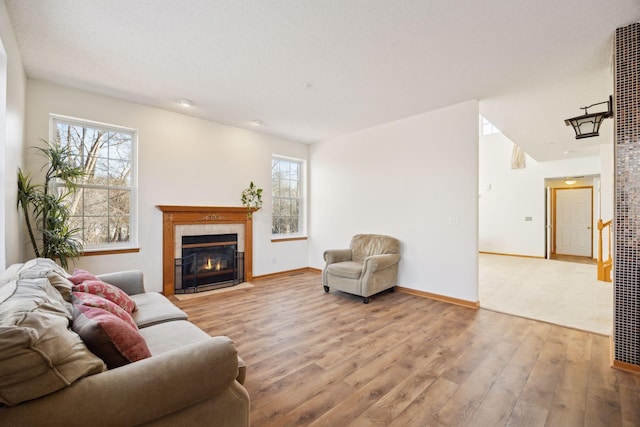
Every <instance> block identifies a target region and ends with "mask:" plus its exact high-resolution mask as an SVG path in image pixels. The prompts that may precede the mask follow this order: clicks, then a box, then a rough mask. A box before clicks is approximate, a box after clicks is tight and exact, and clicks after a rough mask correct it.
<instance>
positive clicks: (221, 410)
mask: <svg viewBox="0 0 640 427" xmlns="http://www.w3.org/2000/svg"><path fill="white" fill-rule="evenodd" d="M65 276H68V274H67V273H66V272H65V271H64V270H62V269H61V268H60V267H58V266H57V265H56V264H55V263H53V262H52V261H51V260H48V259H42V258H40V259H35V260H31V261H29V262H27V263H25V264H23V265H13V266H11V267H9V269H7V271H5V272H4V273H3V274H2V275H0V402H1V403H0V425H3V426H39V425H47V426H75V425H78V426H79V425H82V426H87V425H90V426H92V427H96V426H133V425H154V426H155V425H167V426H191V425H199V426H204V425H211V426H214V425H215V426H248V425H249V395H248V394H247V391H246V390H245V388H244V387H243V386H242V383H243V382H244V378H245V372H246V368H245V366H244V363H243V362H242V360H241V359H239V358H238V356H237V351H236V348H235V346H234V344H233V342H231V340H230V339H229V338H227V337H223V336H218V337H211V336H209V335H208V334H206V333H205V332H204V331H202V330H201V329H199V328H198V327H196V326H195V325H193V324H192V323H190V322H189V321H188V320H187V315H186V314H185V313H184V312H183V311H182V310H180V309H178V308H177V307H175V306H174V305H173V304H172V303H171V302H170V301H169V300H168V299H166V298H165V297H163V296H162V295H160V294H158V293H147V292H145V290H144V285H143V280H142V273H141V272H139V271H129V272H122V273H114V274H107V275H102V276H99V279H101V280H103V281H105V282H107V283H111V284H112V285H115V286H118V287H119V288H121V289H123V290H125V292H126V293H128V294H129V295H130V296H131V299H132V300H134V301H135V303H136V305H137V310H136V311H134V312H133V313H132V317H133V319H134V321H135V323H136V325H138V328H139V333H140V334H141V335H142V337H143V338H144V342H145V343H146V345H147V346H148V350H149V351H150V353H151V357H147V358H144V359H142V360H137V361H135V362H131V363H128V364H125V365H123V366H120V367H117V368H113V369H107V368H106V364H105V363H104V362H103V361H102V360H101V359H100V358H98V357H97V356H96V355H95V354H93V353H92V352H91V351H89V349H88V347H87V346H86V345H85V343H84V342H83V341H82V340H81V339H80V337H79V335H78V334H76V333H75V332H74V331H73V330H71V329H70V326H71V325H70V323H71V320H72V319H73V318H74V317H73V316H72V313H73V307H72V305H71V304H70V303H69V301H68V299H69V298H68V295H67V296H65V293H67V292H70V291H69V290H68V289H67V288H66V287H65V285H64V280H63V279H64V278H65ZM60 277H63V279H61V278H60ZM61 283H62V285H61ZM54 284H55V285H54Z"/></svg>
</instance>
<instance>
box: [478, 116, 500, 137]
mask: <svg viewBox="0 0 640 427" xmlns="http://www.w3.org/2000/svg"><path fill="white" fill-rule="evenodd" d="M480 117H481V118H482V121H481V125H482V136H487V135H493V134H496V133H502V132H500V129H498V128H497V127H495V126H494V124H493V123H491V122H490V121H489V120H487V119H486V118H485V117H484V116H480Z"/></svg>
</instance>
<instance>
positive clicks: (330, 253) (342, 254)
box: [323, 249, 351, 265]
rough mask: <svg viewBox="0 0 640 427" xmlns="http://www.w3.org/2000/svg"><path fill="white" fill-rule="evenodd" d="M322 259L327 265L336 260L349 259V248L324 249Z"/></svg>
mask: <svg viewBox="0 0 640 427" xmlns="http://www.w3.org/2000/svg"><path fill="white" fill-rule="evenodd" d="M323 256H324V260H325V261H326V263H327V265H329V264H335V263H336V262H343V261H351V249H327V250H326V251H324V255H323Z"/></svg>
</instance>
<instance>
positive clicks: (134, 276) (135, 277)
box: [97, 270, 145, 295]
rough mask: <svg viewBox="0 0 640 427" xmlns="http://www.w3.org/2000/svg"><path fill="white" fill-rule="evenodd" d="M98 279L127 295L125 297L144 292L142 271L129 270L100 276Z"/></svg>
mask: <svg viewBox="0 0 640 427" xmlns="http://www.w3.org/2000/svg"><path fill="white" fill-rule="evenodd" d="M97 277H98V279H100V280H102V281H103V282H107V283H109V284H111V285H113V286H117V287H119V288H120V289H122V290H123V291H125V292H126V293H127V295H135V294H142V293H144V292H145V289H144V279H143V277H142V271H140V270H129V271H119V272H116V273H107V274H100V275H98V276H97Z"/></svg>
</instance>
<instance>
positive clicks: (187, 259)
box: [174, 234, 244, 293]
mask: <svg viewBox="0 0 640 427" xmlns="http://www.w3.org/2000/svg"><path fill="white" fill-rule="evenodd" d="M243 265H244V254H243V253H242V252H239V251H238V235H237V234H206V235H195V236H191V235H188V236H182V256H181V257H180V258H177V259H176V260H175V280H174V283H175V292H176V293H191V292H200V291H205V290H212V289H218V288H224V287H229V286H234V285H237V284H238V283H241V282H243V280H244V274H243Z"/></svg>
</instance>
